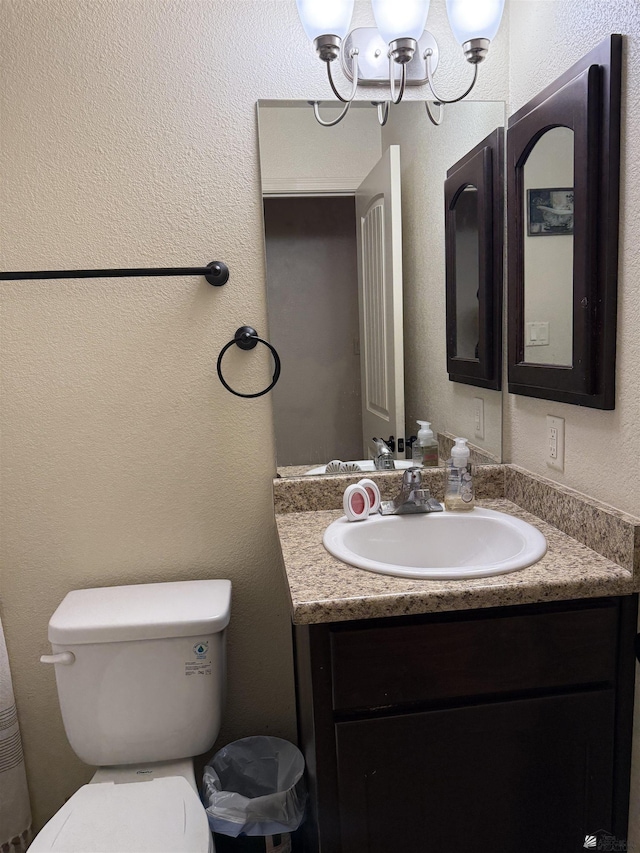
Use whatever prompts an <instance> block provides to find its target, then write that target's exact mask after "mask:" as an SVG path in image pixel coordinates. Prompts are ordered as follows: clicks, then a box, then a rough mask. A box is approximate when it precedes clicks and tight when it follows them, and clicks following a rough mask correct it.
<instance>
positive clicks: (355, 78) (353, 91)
mask: <svg viewBox="0 0 640 853" xmlns="http://www.w3.org/2000/svg"><path fill="white" fill-rule="evenodd" d="M359 52H360V51H359V50H358V48H357V47H354V48H353V49H352V50H351V51H350V53H349V56H350V58H351V61H352V62H351V68H352V71H353V85H352V87H351V94H350V95H349V97H348V98H343V97H342V95H341V94H340V92H339V91H338V89H337V88H336V84H335V83H334V82H333V75H332V74H331V63H330V62H327V63H326V65H327V77H328V78H329V84H330V85H331V88H332V89H333V94H334V95H335V96H336V98H337V99H338V100H339V101H342V103H343V104H350V103H351V101H352V100H353V99H354V98H355V96H356V91H357V89H358V54H359Z"/></svg>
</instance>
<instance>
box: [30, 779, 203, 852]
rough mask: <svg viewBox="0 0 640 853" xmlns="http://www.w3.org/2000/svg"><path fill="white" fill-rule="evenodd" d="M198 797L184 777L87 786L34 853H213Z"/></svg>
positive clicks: (56, 818)
mask: <svg viewBox="0 0 640 853" xmlns="http://www.w3.org/2000/svg"><path fill="white" fill-rule="evenodd" d="M213 850H214V847H213V836H212V835H211V830H210V829H209V822H208V820H207V814H206V812H205V810H204V807H203V805H202V803H201V802H200V800H199V798H198V795H197V794H196V792H195V791H194V790H193V788H192V787H191V785H190V784H189V783H188V782H187V780H186V779H185V778H184V777H182V776H168V777H163V778H156V779H153V780H151V781H148V782H128V783H123V784H114V783H113V782H106V783H97V784H91V785H84V786H83V787H82V788H80V789H79V790H78V791H76V793H75V794H74V795H73V796H72V797H71V799H69V800H68V801H67V802H66V803H65V804H64V806H63V807H62V808H61V809H60V811H59V812H58V813H57V814H55V815H54V816H53V817H52V818H51V820H50V821H49V823H47V825H46V826H45V827H44V828H43V829H42V830H41V832H39V833H38V835H37V836H36V838H35V840H34V842H33V844H32V845H31V847H30V851H32V853H45V851H47V853H48V852H49V851H51V853H213Z"/></svg>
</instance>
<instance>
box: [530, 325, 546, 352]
mask: <svg viewBox="0 0 640 853" xmlns="http://www.w3.org/2000/svg"><path fill="white" fill-rule="evenodd" d="M526 329H527V333H526V336H527V337H526V341H525V346H527V347H546V346H548V345H549V322H548V321H544V322H537V323H527V324H526Z"/></svg>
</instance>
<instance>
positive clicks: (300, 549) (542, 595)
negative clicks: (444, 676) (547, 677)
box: [276, 499, 638, 624]
mask: <svg viewBox="0 0 640 853" xmlns="http://www.w3.org/2000/svg"><path fill="white" fill-rule="evenodd" d="M479 505H481V506H485V507H488V508H490V509H497V510H500V511H502V512H507V513H509V514H510V515H514V516H516V517H517V518H522V519H524V520H525V521H528V522H529V523H530V524H533V525H534V526H535V527H537V528H538V529H539V530H541V531H542V533H544V535H545V536H546V538H547V543H548V551H547V553H546V555H545V556H544V557H543V558H542V559H541V560H540V561H538V562H537V563H536V564H535V565H533V566H530V567H529V568H527V569H522V570H520V571H517V572H511V573H509V574H505V575H497V576H495V577H490V578H477V579H470V580H459V581H434V580H414V579H410V578H395V577H391V576H387V575H379V574H376V573H373V572H367V571H364V570H362V569H356V568H354V567H352V566H349V565H347V564H346V563H342V562H341V561H340V560H337V559H335V558H334V557H332V556H331V555H330V554H329V553H328V551H326V550H325V548H324V546H323V544H322V536H323V533H324V530H325V528H326V527H327V525H328V524H330V523H331V522H332V521H333V520H334V519H336V518H339V517H340V516H341V515H342V513H341V511H340V510H320V511H311V512H288V513H284V514H280V515H277V516H276V521H277V526H278V533H279V535H280V542H281V546H282V553H283V557H284V564H285V572H286V577H287V582H288V585H289V591H290V597H291V616H292V620H293V622H294V624H314V623H322V622H344V621H349V620H354V619H373V618H379V617H393V616H407V615H416V614H420V613H435V612H439V611H447V610H473V609H480V608H485V607H496V606H509V605H517V604H532V603H537V602H544V601H560V600H566V599H575V598H595V597H599V596H611V595H629V594H630V593H632V592H635V591H637V589H638V586H637V582H635V581H634V576H633V574H632V573H631V572H629V571H628V570H627V569H625V568H623V567H621V566H620V565H618V564H616V563H615V562H613V561H612V560H609V559H607V558H606V557H604V556H602V555H601V554H598V553H596V552H595V551H593V550H591V549H590V548H588V547H587V546H586V545H583V544H581V543H580V542H578V541H576V540H575V539H573V538H572V537H570V536H567V535H566V534H565V533H562V532H561V531H560V530H558V529H557V528H555V527H553V526H552V525H550V524H549V523H547V522H545V521H543V520H541V519H539V518H537V517H536V516H534V515H532V514H531V513H529V512H527V511H525V510H523V509H522V508H521V507H519V506H517V505H516V504H514V503H511V502H510V501H508V500H505V499H495V500H483V501H480V502H479ZM365 523H366V522H365Z"/></svg>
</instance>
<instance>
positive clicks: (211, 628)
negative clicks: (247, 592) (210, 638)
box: [49, 580, 231, 645]
mask: <svg viewBox="0 0 640 853" xmlns="http://www.w3.org/2000/svg"><path fill="white" fill-rule="evenodd" d="M230 612H231V581H228V580H201V581H177V582H174V583H150V584H133V585H131V586H106V587H102V588H99V589H77V590H73V591H72V592H70V593H68V594H67V595H66V596H65V598H64V599H63V601H62V602H61V604H60V605H59V606H58V608H57V610H56V612H55V613H54V614H53V616H52V617H51V619H50V621H49V641H50V642H52V643H56V644H58V645H60V644H62V645H73V644H85V643H113V642H124V641H126V640H157V639H163V638H171V637H195V636H198V635H201V634H215V633H217V632H218V631H222V630H223V629H224V628H226V627H227V625H228V624H229V616H230Z"/></svg>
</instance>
